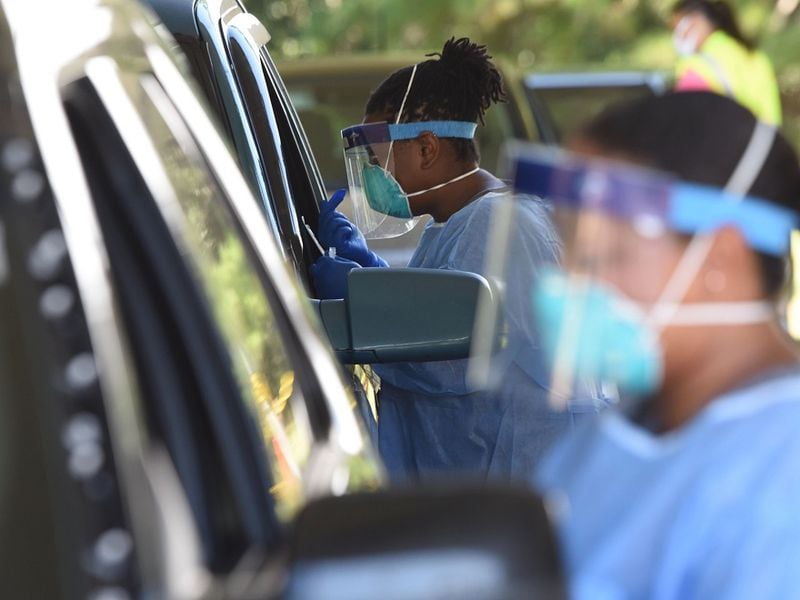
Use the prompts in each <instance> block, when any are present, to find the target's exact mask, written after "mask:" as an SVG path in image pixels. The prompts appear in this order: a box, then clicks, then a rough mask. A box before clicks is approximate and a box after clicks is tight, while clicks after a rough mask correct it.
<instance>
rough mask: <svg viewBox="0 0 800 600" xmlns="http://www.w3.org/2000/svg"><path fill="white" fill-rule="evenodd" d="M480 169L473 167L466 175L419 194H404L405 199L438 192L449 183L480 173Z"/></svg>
mask: <svg viewBox="0 0 800 600" xmlns="http://www.w3.org/2000/svg"><path fill="white" fill-rule="evenodd" d="M480 170H481V168H480V167H475V168H474V169H472V170H471V171H467V172H466V173H464V174H462V175H459V176H458V177H453V178H452V179H450V180H449V181H445V182H444V183H440V184H439V185H435V186H433V187H431V188H428V189H427V190H420V191H419V192H412V193H411V194H406V198H413V197H414V196H421V195H422V194H427V193H428V192H432V191H434V190H440V189H442V188H443V187H444V186H446V185H450V184H451V183H455V182H456V181H461V180H462V179H466V178H467V177H469V176H470V175H474V174H475V173H477V172H478V171H480Z"/></svg>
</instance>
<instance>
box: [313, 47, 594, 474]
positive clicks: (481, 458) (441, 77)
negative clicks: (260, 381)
mask: <svg viewBox="0 0 800 600" xmlns="http://www.w3.org/2000/svg"><path fill="white" fill-rule="evenodd" d="M432 56H434V55H432ZM490 58H491V57H490V56H488V55H487V52H486V48H485V46H479V45H476V44H474V43H472V42H470V41H469V40H468V39H466V38H462V39H458V40H455V39H451V40H449V41H448V42H447V43H446V44H445V45H444V48H443V49H442V52H441V53H440V54H436V55H435V57H433V58H431V59H429V60H425V61H423V62H421V63H419V64H417V65H413V66H410V67H406V68H403V69H400V70H398V71H397V72H395V73H393V74H392V75H390V76H389V77H388V78H387V79H386V80H385V81H384V82H383V83H382V84H381V85H380V86H379V87H378V88H377V89H376V90H375V91H374V92H373V94H372V96H371V97H370V98H369V100H368V102H367V105H366V111H365V112H366V116H365V118H364V122H363V123H362V124H360V125H357V126H354V127H351V128H348V129H346V130H344V131H343V132H342V135H343V138H344V143H345V148H346V150H345V158H346V161H347V163H348V164H347V168H348V183H349V186H350V195H351V198H353V200H354V204H355V205H356V206H355V207H354V210H355V211H356V215H355V221H356V224H359V225H360V229H361V231H360V230H359V228H357V227H356V224H353V223H351V222H350V221H348V219H347V218H346V217H345V216H344V215H342V214H341V213H339V212H336V211H335V208H336V206H337V205H338V203H339V202H340V201H341V199H342V197H343V192H340V193H338V194H336V195H334V197H333V198H332V199H331V200H330V201H329V202H328V203H327V206H324V207H323V208H322V210H321V216H320V228H319V238H320V242H321V243H322V245H323V246H325V247H326V248H328V247H334V248H336V256H335V257H323V258H321V259H320V260H319V261H317V262H316V263H315V264H314V265H313V268H312V275H313V276H314V282H315V285H316V288H317V291H318V293H319V294H320V296H321V297H327V298H335V297H343V296H344V295H345V291H346V275H347V272H348V271H349V270H350V269H352V268H357V267H381V266H385V265H386V263H385V262H384V261H383V260H382V259H380V258H379V257H378V256H376V255H375V254H374V253H373V252H372V251H370V250H369V249H368V247H367V245H366V242H365V240H364V237H363V235H362V231H363V233H364V234H367V236H369V235H370V234H375V233H379V232H380V231H379V230H380V229H381V228H387V227H388V228H389V229H390V230H391V231H392V232H397V231H405V229H406V228H407V227H410V226H412V225H413V219H414V217H415V216H417V215H431V216H432V217H433V218H432V219H431V221H430V222H429V224H428V225H427V227H426V229H425V231H424V233H423V235H422V238H421V240H420V242H419V246H418V247H417V249H416V252H415V253H414V255H413V257H412V258H411V261H410V263H409V265H408V266H409V267H426V268H434V269H454V270H462V271H470V272H474V273H481V272H482V270H483V268H484V257H485V254H486V250H487V239H488V237H489V227H490V222H491V217H492V214H493V212H494V209H495V208H496V207H497V205H498V203H499V202H500V201H501V198H502V197H503V195H504V194H506V193H507V191H508V190H507V188H506V185H505V183H504V182H503V181H501V180H499V179H498V178H496V177H495V176H494V175H492V174H491V173H489V172H488V171H486V170H483V169H481V168H480V166H479V155H478V150H477V148H476V145H475V142H474V141H473V136H474V133H475V129H476V126H477V125H478V123H479V122H482V121H483V116H484V113H485V111H486V110H487V109H488V108H489V107H490V106H491V105H492V104H493V103H496V102H500V101H503V100H504V90H503V83H502V79H501V76H500V73H499V72H498V70H497V69H496V68H495V66H494V65H493V63H492V62H491V60H490ZM359 200H361V203H360V204H359V202H358V201H359ZM517 205H518V208H517V212H516V215H515V221H516V224H517V227H516V228H515V229H514V231H513V234H512V236H511V238H512V239H511V253H512V254H513V255H514V256H516V257H517V258H518V260H517V261H515V264H517V265H519V266H521V267H523V268H520V270H519V272H518V273H517V274H515V275H516V278H514V279H513V281H510V282H509V283H508V288H507V290H506V305H507V320H508V322H509V339H508V343H507V347H506V349H505V352H504V354H503V356H502V357H501V358H500V360H502V361H504V362H503V365H502V367H500V366H498V368H502V369H503V371H504V372H503V377H502V385H501V386H500V387H499V388H498V389H494V390H481V389H478V388H477V387H475V386H472V385H470V383H469V381H468V378H467V366H468V361H467V360H466V359H465V360H450V361H440V362H424V363H413V364H412V363H407V364H406V363H404V364H389V365H375V367H374V368H375V371H376V372H377V373H378V375H379V376H380V379H381V389H380V394H379V398H378V399H379V413H378V437H379V448H380V452H381V455H382V457H383V459H384V462H385V464H386V466H387V469H388V471H389V473H390V475H391V476H393V477H394V478H395V479H420V478H422V479H424V478H429V477H441V476H443V475H452V476H465V475H466V476H470V477H476V478H480V479H485V478H499V479H504V480H508V479H509V478H517V479H528V478H529V477H530V474H531V472H532V469H533V467H534V465H535V464H536V462H537V460H538V459H539V457H540V456H541V455H542V453H543V452H544V450H545V449H546V448H547V447H548V446H549V445H550V444H551V442H552V441H553V440H555V439H557V438H558V437H560V436H562V435H564V434H565V433H567V432H568V431H569V430H570V428H571V426H572V423H573V414H572V413H571V412H570V411H565V412H556V411H553V410H551V409H550V408H549V406H548V404H547V397H548V393H547V389H546V384H547V382H546V377H545V376H546V373H545V371H544V368H543V366H542V361H541V356H540V353H539V350H538V342H537V340H536V332H535V330H534V328H533V325H532V315H531V311H530V288H531V285H532V282H533V280H534V279H535V277H536V273H537V271H538V269H539V268H540V267H541V266H542V265H553V264H556V263H557V261H558V256H559V242H558V239H557V236H556V234H555V233H554V230H553V226H552V223H551V221H550V217H549V214H548V211H547V209H546V208H545V207H544V205H543V204H542V203H541V201H538V200H536V199H533V198H528V199H526V201H524V202H523V201H520V202H518V203H517ZM359 210H361V211H362V212H358V211H359ZM366 212H368V213H369V215H367V216H365V213H366ZM409 224H410V225H409ZM420 319H425V315H420ZM588 410H593V406H590V407H589V409H588Z"/></svg>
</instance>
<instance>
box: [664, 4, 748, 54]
mask: <svg viewBox="0 0 800 600" xmlns="http://www.w3.org/2000/svg"><path fill="white" fill-rule="evenodd" d="M689 12H700V13H702V14H703V15H704V16H705V18H706V19H708V20H709V21H710V22H711V24H712V25H713V26H714V28H715V29H719V30H720V31H724V32H725V33H727V34H728V35H729V36H731V37H732V38H733V39H735V40H736V41H737V42H739V43H740V44H741V45H742V46H744V47H745V48H747V49H748V50H751V51H752V50H755V48H756V44H755V42H754V41H753V40H751V39H750V38H749V37H747V36H746V35H744V34H743V33H742V29H741V28H740V27H739V22H738V21H737V20H736V15H735V14H734V12H733V9H732V8H731V5H730V4H728V3H727V2H726V1H725V0H678V2H676V3H675V5H674V6H673V7H672V14H673V15H676V14H678V13H689Z"/></svg>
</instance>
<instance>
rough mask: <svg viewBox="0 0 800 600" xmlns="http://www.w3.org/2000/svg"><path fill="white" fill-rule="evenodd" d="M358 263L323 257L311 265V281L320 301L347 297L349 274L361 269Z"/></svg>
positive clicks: (339, 258) (337, 257)
mask: <svg viewBox="0 0 800 600" xmlns="http://www.w3.org/2000/svg"><path fill="white" fill-rule="evenodd" d="M360 268H361V265H359V264H358V263H357V262H355V261H352V260H348V259H346V258H342V257H341V256H335V257H332V256H321V257H319V258H318V259H317V261H316V262H315V263H314V264H313V265H311V279H313V281H314V287H315V288H316V290H317V295H318V296H319V298H320V300H333V299H335V298H344V297H345V296H347V274H348V273H349V272H350V271H352V270H353V269H360Z"/></svg>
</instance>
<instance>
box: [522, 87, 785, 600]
mask: <svg viewBox="0 0 800 600" xmlns="http://www.w3.org/2000/svg"><path fill="white" fill-rule="evenodd" d="M571 148H572V149H573V150H574V151H576V152H577V154H578V155H579V156H581V157H589V158H588V159H586V160H588V161H589V162H587V163H582V162H581V161H582V160H584V158H576V157H575V156H574V155H569V156H562V157H560V158H558V159H557V160H554V162H555V163H556V164H554V163H553V162H551V163H548V161H547V160H545V159H543V158H542V157H541V156H537V155H536V154H535V153H530V154H528V155H523V156H522V157H521V158H520V162H519V165H520V168H519V169H518V171H517V172H518V174H519V175H518V188H519V189H521V190H523V191H527V192H529V193H540V194H544V195H548V196H549V197H551V198H553V203H554V205H555V206H554V211H555V215H556V217H555V220H556V222H558V223H559V228H560V230H561V231H562V232H563V236H562V237H563V243H564V258H563V266H564V271H562V272H561V273H553V274H543V275H542V276H541V277H540V280H539V285H538V286H537V291H536V293H535V296H534V298H535V306H536V313H537V315H538V318H539V319H540V320H541V323H542V332H541V334H542V337H543V340H544V342H543V343H544V345H545V346H546V347H547V348H548V355H549V356H550V357H551V358H550V360H548V363H549V364H551V365H552V369H553V372H554V374H556V375H557V374H559V373H560V374H562V375H563V374H564V373H569V374H572V375H578V374H581V375H584V376H590V377H598V378H601V379H610V380H614V381H615V382H616V383H617V385H618V387H619V389H620V393H621V396H622V398H623V402H622V403H621V409H620V410H616V409H614V410H609V411H606V412H605V413H603V414H602V415H600V416H599V417H598V418H597V419H596V420H594V421H593V422H591V423H588V424H587V426H585V427H583V426H581V427H578V428H577V431H576V432H575V434H574V435H573V436H571V437H570V438H569V439H567V440H565V441H564V442H563V443H560V444H558V445H557V446H556V447H555V448H554V449H553V451H552V453H551V454H550V455H549V456H548V457H547V458H546V459H544V461H543V462H542V463H541V465H540V468H539V470H538V475H537V477H536V482H537V484H538V486H539V487H540V489H541V490H542V491H543V492H544V493H545V494H546V495H547V496H548V497H549V498H550V500H551V503H550V505H551V506H552V507H553V511H552V512H553V514H554V515H556V516H557V521H558V528H559V531H560V536H561V541H562V547H563V553H564V558H565V561H566V565H567V571H568V573H569V575H570V578H571V584H572V592H573V594H572V595H573V596H574V597H575V598H579V599H580V598H591V599H596V598H629V599H636V598H655V599H674V600H691V599H705V598H717V599H719V598H723V599H731V598H737V599H738V598H741V599H743V600H744V599H750V598H796V597H798V596H800V509H798V507H800V355H799V354H798V348H797V346H796V345H795V344H794V343H793V342H792V341H791V340H790V338H789V337H788V335H787V334H786V332H785V331H784V329H783V327H782V322H781V319H780V317H779V312H778V308H777V307H778V306H779V297H780V294H781V291H782V290H783V288H784V284H785V278H786V273H787V272H788V271H787V257H788V256H789V239H790V233H791V230H792V228H793V227H797V225H798V220H799V218H800V215H799V214H798V211H799V210H800V166H798V159H797V156H796V155H795V152H794V151H793V149H792V147H791V146H790V144H789V143H788V142H787V141H786V140H785V139H784V138H783V136H782V135H781V134H780V133H778V132H777V131H776V130H775V128H774V127H772V126H769V125H766V124H763V123H760V122H758V121H757V120H756V119H755V117H754V116H753V115H752V114H751V113H750V112H749V111H747V110H746V109H745V108H743V107H741V106H740V105H738V104H736V103H735V102H734V101H732V100H730V99H728V98H725V97H723V96H719V95H714V94H711V93H705V92H694V93H684V94H674V95H667V96H664V97H661V98H650V99H645V100H638V101H635V102H633V103H631V104H626V105H622V106H619V107H615V108H613V109H610V110H608V111H607V112H605V113H604V114H602V115H601V116H599V117H598V118H596V119H595V120H593V121H592V122H591V123H590V124H588V125H587V126H586V127H585V128H583V130H582V131H581V132H580V133H579V134H578V136H577V138H576V139H574V140H573V141H572V143H571ZM597 157H601V158H602V159H604V162H597ZM607 159H612V160H613V161H615V162H613V163H609V162H607ZM637 165H638V166H639V167H645V170H642V169H641V168H636V166H637ZM548 169H551V171H552V172H550V174H549V175H546V174H547V172H548ZM554 172H555V173H557V176H556V177H552V175H553V173H554ZM547 177H550V179H549V180H547V181H546V179H547ZM554 182H558V183H554ZM562 225H563V229H561V227H562ZM578 338H580V339H584V340H587V341H590V342H589V343H584V344H582V345H575V344H572V343H571V341H570V340H571V339H572V340H574V339H578ZM556 378H557V379H558V377H556ZM561 379H562V381H567V380H568V378H565V377H562V378H561Z"/></svg>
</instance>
